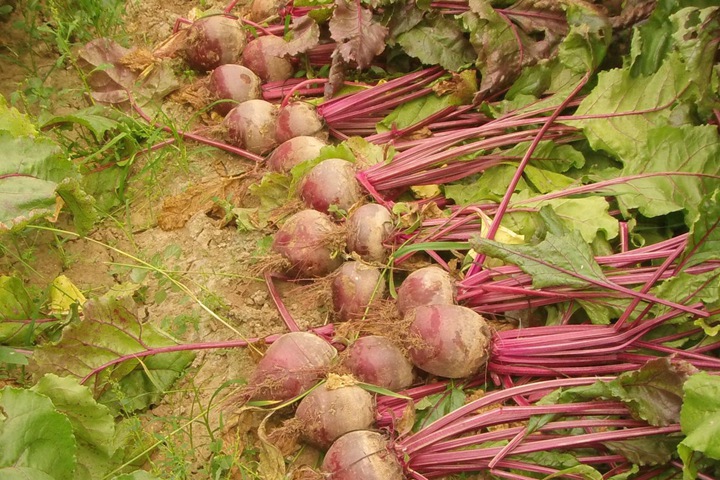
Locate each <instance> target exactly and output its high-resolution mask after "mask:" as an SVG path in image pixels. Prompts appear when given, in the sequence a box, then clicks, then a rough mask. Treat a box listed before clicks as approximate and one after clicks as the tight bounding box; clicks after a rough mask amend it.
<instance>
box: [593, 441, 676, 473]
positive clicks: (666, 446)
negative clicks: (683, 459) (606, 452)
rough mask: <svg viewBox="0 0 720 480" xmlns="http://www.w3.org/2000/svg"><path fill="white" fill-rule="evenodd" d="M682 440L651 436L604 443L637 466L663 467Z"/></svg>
mask: <svg viewBox="0 0 720 480" xmlns="http://www.w3.org/2000/svg"><path fill="white" fill-rule="evenodd" d="M678 443H680V439H679V438H677V437H670V436H667V435H649V436H647V437H641V438H631V439H627V440H620V441H615V442H603V445H605V446H606V447H608V448H609V449H610V450H611V451H613V452H615V453H619V454H620V455H622V456H623V457H625V458H627V459H628V460H629V461H630V462H631V463H633V464H635V465H640V466H645V465H663V464H666V463H668V462H669V461H671V460H672V459H673V457H674V453H675V451H676V450H677V446H678Z"/></svg>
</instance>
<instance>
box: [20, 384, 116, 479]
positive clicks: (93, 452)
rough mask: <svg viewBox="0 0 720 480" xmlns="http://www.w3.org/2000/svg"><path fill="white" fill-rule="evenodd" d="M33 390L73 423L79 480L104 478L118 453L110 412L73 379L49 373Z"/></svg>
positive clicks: (76, 476) (88, 390)
mask: <svg viewBox="0 0 720 480" xmlns="http://www.w3.org/2000/svg"><path fill="white" fill-rule="evenodd" d="M32 390H33V391H34V392H37V393H40V394H42V395H45V396H47V397H49V398H50V400H52V402H53V404H54V405H55V408H56V409H57V411H59V412H61V413H63V414H65V416H67V418H68V419H69V420H70V423H71V424H72V427H73V433H74V434H75V439H76V441H77V447H78V451H77V459H78V465H77V473H76V475H75V478H76V480H80V479H87V480H92V479H95V478H102V476H103V475H104V474H105V473H107V471H108V469H109V466H110V460H111V458H112V456H113V454H114V452H115V420H114V418H113V415H112V413H111V412H110V409H109V408H108V407H106V406H104V405H101V404H99V403H98V402H97V401H96V400H95V399H94V398H93V396H92V392H91V391H90V389H89V388H88V387H85V386H83V385H80V384H79V383H78V381H77V380H76V379H74V378H72V377H58V376H57V375H53V374H48V375H45V376H44V377H43V378H41V379H40V381H39V382H38V383H37V384H36V385H35V386H34V387H33V388H32Z"/></svg>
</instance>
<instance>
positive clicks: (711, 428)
mask: <svg viewBox="0 0 720 480" xmlns="http://www.w3.org/2000/svg"><path fill="white" fill-rule="evenodd" d="M683 389H684V391H685V397H684V399H683V405H682V411H681V412H680V426H681V427H682V431H683V433H684V434H685V435H686V436H685V439H684V440H683V441H682V443H681V446H684V447H686V448H689V449H690V450H694V451H696V452H702V453H704V454H705V455H706V456H708V457H710V458H713V459H715V460H720V377H717V376H715V375H710V374H708V373H705V372H701V373H698V374H696V375H693V376H692V377H690V378H689V379H688V381H687V382H685V385H684V387H683Z"/></svg>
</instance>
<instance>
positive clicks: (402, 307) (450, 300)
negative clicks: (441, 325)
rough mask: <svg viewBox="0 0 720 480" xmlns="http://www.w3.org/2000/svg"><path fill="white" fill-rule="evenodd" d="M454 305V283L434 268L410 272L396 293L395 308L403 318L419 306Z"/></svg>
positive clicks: (446, 274)
mask: <svg viewBox="0 0 720 480" xmlns="http://www.w3.org/2000/svg"><path fill="white" fill-rule="evenodd" d="M454 303H455V283H454V282H453V281H452V278H450V275H449V274H448V273H447V272H446V271H445V270H443V269H442V268H440V267H435V266H430V267H424V268H420V269H418V270H415V271H414V272H412V273H411V274H410V275H408V276H407V278H406V279H405V281H404V282H403V283H402V285H400V288H398V292H397V308H398V311H399V312H400V315H403V316H404V315H405V314H407V313H409V312H410V311H411V310H412V309H413V308H416V307H419V306H420V305H435V304H443V305H452V304H454Z"/></svg>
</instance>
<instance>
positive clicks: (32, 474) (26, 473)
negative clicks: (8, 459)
mask: <svg viewBox="0 0 720 480" xmlns="http://www.w3.org/2000/svg"><path fill="white" fill-rule="evenodd" d="M0 478H2V479H3V480H55V477H54V476H52V475H49V474H47V473H45V472H43V471H42V470H38V469H36V468H27V467H7V468H0Z"/></svg>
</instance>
